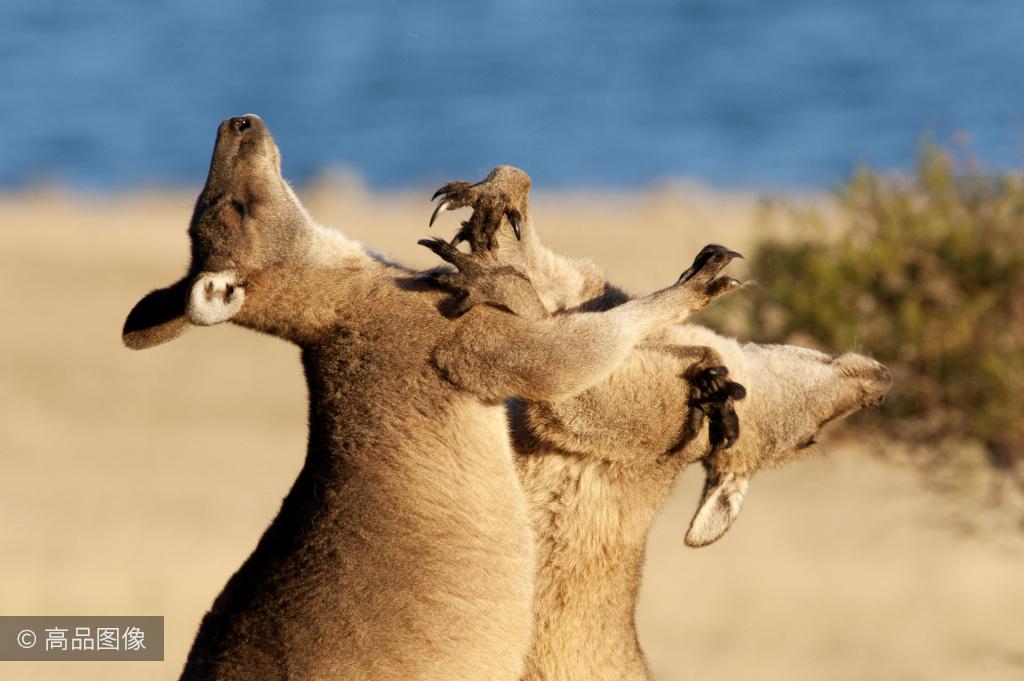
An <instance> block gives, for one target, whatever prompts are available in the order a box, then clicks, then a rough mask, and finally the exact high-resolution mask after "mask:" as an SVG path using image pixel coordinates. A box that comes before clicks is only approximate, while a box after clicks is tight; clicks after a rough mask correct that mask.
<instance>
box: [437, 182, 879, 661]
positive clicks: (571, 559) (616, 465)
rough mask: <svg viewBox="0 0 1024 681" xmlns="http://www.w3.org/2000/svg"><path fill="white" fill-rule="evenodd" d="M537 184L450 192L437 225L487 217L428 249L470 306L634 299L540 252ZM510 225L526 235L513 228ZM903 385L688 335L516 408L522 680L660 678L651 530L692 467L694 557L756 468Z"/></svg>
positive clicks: (869, 366) (640, 350)
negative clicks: (527, 628) (527, 544)
mask: <svg viewBox="0 0 1024 681" xmlns="http://www.w3.org/2000/svg"><path fill="white" fill-rule="evenodd" d="M529 188H530V179H529V177H528V176H527V175H526V174H525V173H523V172H522V171H520V170H517V169H515V168H511V167H509V166H503V167H500V168H496V169H495V170H494V171H492V173H491V174H490V175H489V176H488V177H487V178H486V179H485V180H484V181H482V182H480V183H476V184H471V183H469V182H458V183H450V184H448V185H445V187H442V188H441V190H439V192H438V194H437V195H435V196H440V197H441V203H440V204H439V205H438V209H437V210H435V213H434V216H432V218H431V221H432V222H433V219H434V218H435V217H436V216H437V214H439V213H440V212H443V210H446V209H448V208H457V207H461V206H472V207H473V209H474V213H473V216H472V217H471V218H470V220H468V221H466V222H464V223H463V226H462V229H461V230H460V231H459V233H458V234H457V235H456V237H455V239H454V240H453V244H457V243H459V242H460V241H467V242H469V244H470V247H471V249H472V253H471V254H466V253H462V252H459V251H455V249H454V246H453V245H449V244H444V243H443V242H436V241H435V242H430V243H429V244H426V245H429V246H430V248H431V250H433V251H434V252H435V253H438V255H440V256H441V257H442V258H444V259H445V260H448V261H449V262H451V263H452V264H454V265H456V266H457V267H458V268H459V270H460V272H459V274H458V275H444V276H442V277H441V283H442V284H444V285H445V286H447V287H448V288H449V289H450V290H452V291H453V292H455V293H456V300H457V301H458V303H459V304H458V305H457V306H456V307H457V310H458V311H465V310H468V309H476V307H473V306H494V307H501V308H504V309H507V310H510V311H512V312H514V313H516V314H518V315H521V316H524V317H527V318H531V319H538V318H544V317H546V316H549V315H554V316H555V318H558V316H559V315H562V314H569V313H572V312H576V311H579V310H614V309H618V306H621V305H628V304H630V303H629V302H627V301H629V296H627V295H626V294H625V293H623V292H622V291H621V290H620V289H617V288H616V287H614V286H612V285H611V284H609V283H608V282H607V280H606V278H605V276H604V274H603V272H601V270H600V269H599V268H598V267H597V266H596V265H594V264H593V263H590V262H589V261H585V260H572V259H569V258H565V257H563V256H560V255H558V254H556V253H553V252H552V251H550V250H549V249H547V248H545V247H544V246H543V245H542V244H541V243H540V241H539V239H538V238H537V236H536V232H535V231H534V228H533V223H532V220H531V218H530V212H529V203H528V197H529ZM505 222H508V223H509V224H510V226H511V228H512V229H511V230H502V229H500V226H501V225H502V224H504V223H505ZM510 232H511V233H510ZM724 367H728V373H727V375H726V371H725V369H724ZM734 381H738V382H739V383H742V385H743V386H744V387H745V388H743V387H740V385H739V383H736V382H734ZM891 382H892V378H891V375H890V374H889V371H888V370H887V369H886V368H885V367H884V366H882V365H881V364H879V363H877V362H875V361H874V360H871V359H869V358H867V357H863V356H860V355H855V354H849V353H848V354H844V355H841V356H839V357H830V356H828V355H825V354H822V353H820V352H815V351H813V350H807V349H804V348H799V347H795V346H789V345H758V344H754V343H739V342H737V341H735V340H732V339H729V338H724V337H722V336H719V335H717V334H715V333H713V332H711V331H709V330H707V329H704V328H701V327H697V326H674V327H670V328H666V329H663V330H661V331H659V332H656V333H654V334H652V335H651V336H649V337H648V338H647V340H646V342H645V343H644V344H642V345H639V346H637V347H636V348H635V349H634V350H633V352H632V354H631V355H630V356H629V357H628V358H627V359H626V360H625V361H624V362H623V363H622V365H621V366H620V367H619V368H618V369H616V370H615V372H613V373H612V374H611V375H610V376H609V377H608V378H606V379H605V380H604V381H602V382H601V383H599V384H597V385H595V386H593V387H592V388H590V389H589V390H586V391H583V392H582V393H579V394H577V395H573V396H569V397H566V398H563V399H559V400H548V401H540V400H525V401H524V400H513V401H510V403H509V415H510V423H511V430H512V433H513V445H514V448H515V454H516V461H517V465H518V469H519V475H520V477H521V479H522V481H523V485H524V488H525V490H526V496H527V499H528V501H529V504H530V512H531V519H532V525H533V530H534V532H535V534H536V538H537V587H536V597H535V605H534V611H535V617H536V626H535V632H534V639H533V643H532V646H531V650H530V653H529V654H528V656H527V665H526V671H525V673H524V676H523V678H524V679H529V680H531V681H541V680H543V681H569V680H575V679H580V680H582V679H587V680H588V681H597V680H604V679H607V680H608V681H613V680H614V681H623V680H631V681H632V680H640V679H649V678H650V671H649V670H648V668H647V664H646V662H645V660H644V656H643V652H642V650H641V648H640V644H639V642H638V640H637V635H636V628H635V624H634V613H635V608H636V599H637V596H638V594H639V589H640V577H641V571H642V567H643V562H644V551H645V546H646V542H647V535H648V533H649V531H650V528H651V525H652V524H653V522H654V519H655V517H656V515H657V512H658V511H659V509H660V508H661V507H662V505H663V504H664V502H665V500H666V498H667V497H668V495H669V494H670V492H671V490H672V487H673V485H674V483H675V481H676V479H677V477H678V475H679V473H680V472H681V471H682V470H683V468H685V467H686V466H687V465H688V464H690V463H694V462H696V461H700V462H701V463H702V464H703V466H704V468H705V470H706V473H707V477H706V483H705V486H704V492H703V494H702V498H701V500H700V503H699V504H698V508H697V511H696V513H695V515H694V517H693V520H692V521H691V524H690V529H689V531H688V532H687V534H686V543H687V544H689V545H690V546H695V547H696V546H706V545H708V544H710V543H712V542H714V541H716V540H717V539H718V538H720V537H721V536H722V535H723V534H724V533H725V532H726V531H727V530H728V529H729V527H730V526H731V525H732V523H733V521H734V520H735V519H736V517H737V515H738V514H739V511H740V506H741V504H742V502H743V498H744V495H745V494H746V491H747V486H748V481H749V479H750V477H751V476H752V475H753V474H754V473H755V472H757V471H758V470H760V469H761V468H764V467H770V466H778V465H781V464H783V463H785V462H787V461H791V460H794V459H797V458H799V457H802V456H806V455H807V454H809V453H810V452H811V451H813V445H814V443H815V437H816V435H817V434H818V432H819V431H820V430H821V428H822V427H823V426H824V425H825V424H827V423H829V422H831V421H834V420H837V419H839V418H842V417H844V416H846V415H848V414H850V413H853V412H854V411H857V410H859V409H861V408H862V407H865V406H868V405H871V404H876V403H878V402H879V401H881V399H882V398H883V396H884V395H885V393H886V392H887V391H888V389H889V386H890V384H891ZM744 398H745V399H744ZM740 400H741V401H740ZM706 417H710V418H706ZM740 424H742V429H741V428H740Z"/></svg>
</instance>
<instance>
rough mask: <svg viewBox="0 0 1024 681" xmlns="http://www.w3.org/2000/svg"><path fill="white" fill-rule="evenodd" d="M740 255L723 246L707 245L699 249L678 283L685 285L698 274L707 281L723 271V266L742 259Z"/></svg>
mask: <svg viewBox="0 0 1024 681" xmlns="http://www.w3.org/2000/svg"><path fill="white" fill-rule="evenodd" d="M742 257H743V255H742V254H741V253H737V252H736V251H731V250H729V249H728V248H726V247H725V246H719V245H718V244H708V245H707V246H705V247H704V248H702V249H700V253H698V254H697V257H696V258H694V259H693V264H692V265H690V266H689V267H688V268H686V270H685V271H684V272H683V273H682V274H680V275H679V283H681V284H685V283H686V282H688V281H690V280H691V279H693V278H694V277H696V276H697V275H698V274H699V275H701V277H702V278H703V277H707V278H708V279H710V278H712V277H714V276H715V275H716V274H718V273H719V272H721V271H722V270H723V269H725V266H726V265H728V264H729V263H731V262H732V261H733V260H734V259H736V258H742Z"/></svg>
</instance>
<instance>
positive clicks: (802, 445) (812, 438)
mask: <svg viewBox="0 0 1024 681" xmlns="http://www.w3.org/2000/svg"><path fill="white" fill-rule="evenodd" d="M817 437H818V434H817V433H815V434H814V435H812V436H810V437H809V438H807V439H806V440H804V441H803V442H801V443H800V444H798V445H797V446H796V448H797V449H807V448H808V447H813V446H814V445H816V444H818V440H817Z"/></svg>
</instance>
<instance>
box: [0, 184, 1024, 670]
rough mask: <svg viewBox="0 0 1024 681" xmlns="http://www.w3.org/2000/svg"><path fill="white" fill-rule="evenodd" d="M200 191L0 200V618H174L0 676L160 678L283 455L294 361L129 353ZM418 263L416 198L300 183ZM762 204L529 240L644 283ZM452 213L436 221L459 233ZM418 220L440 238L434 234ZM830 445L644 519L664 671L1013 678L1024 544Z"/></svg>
mask: <svg viewBox="0 0 1024 681" xmlns="http://www.w3.org/2000/svg"><path fill="white" fill-rule="evenodd" d="M193 196H194V194H193V192H192V191H182V192H169V191H168V192H163V191H162V192H152V193H145V192H137V193H134V194H131V195H123V196H105V197H89V196H73V195H65V194H61V193H58V192H45V191H44V192H38V193H31V194H23V195H18V196H8V197H5V198H0V518H2V520H0V614H146V615H150V614H151V615H164V616H165V617H166V628H167V639H166V661H165V662H163V663H156V662H153V663H130V664H129V663H46V664H43V663H20V664H12V663H2V662H0V678H3V679H17V680H18V681H30V680H33V679H97V680H103V681H116V680H118V679H133V680H144V679H174V678H176V676H177V674H178V673H179V671H180V669H181V666H182V664H183V661H184V657H185V654H186V652H187V650H188V646H189V644H190V642H191V637H192V635H193V633H194V631H195V628H196V626H197V625H198V623H199V620H200V617H201V616H202V614H203V612H204V609H205V608H206V607H207V606H208V605H209V604H210V603H211V601H212V599H213V597H214V595H215V594H216V593H217V592H218V590H219V589H220V588H221V586H222V585H223V583H224V581H225V580H226V579H227V577H228V576H229V575H230V574H231V572H232V571H233V570H234V569H235V568H236V567H237V566H238V565H239V564H240V563H241V561H242V560H243V559H244V558H245V556H246V555H247V554H248V552H249V551H250V550H251V548H252V547H253V546H254V544H255V542H256V540H257V538H258V536H259V534H260V532H261V531H262V530H263V528H264V527H265V525H266V524H267V522H268V521H269V520H270V518H271V517H272V516H273V515H274V513H275V511H276V508H277V505H278V504H279V502H280V500H281V498H282V496H283V495H284V493H285V492H286V490H287V489H288V487H289V486H290V484H291V482H292V479H293V478H294V476H295V475H296V473H297V472H298V470H299V467H300V464H301V461H302V457H303V453H304V446H305V395H304V386H303V382H302V379H301V375H300V371H299V366H298V362H297V355H298V353H297V351H296V350H295V349H294V348H292V347H290V346H288V345H286V344H284V343H282V342H280V341H278V340H275V339H272V338H267V337H261V336H258V335H256V334H254V333H251V332H248V331H245V330H241V329H238V328H235V327H226V326H225V327H222V328H221V327H218V328H212V329H202V330H196V331H193V332H191V333H189V334H187V335H186V336H184V337H183V338H181V339H180V340H178V341H177V342H175V343H172V344H169V345H166V346H162V347H160V348H158V349H154V350H151V351H148V352H143V353H132V352H130V351H128V350H126V349H124V348H122V347H121V344H120V339H119V333H120V328H121V324H122V322H123V320H124V317H125V315H126V313H127V312H128V310H129V309H130V307H131V306H132V304H134V302H135V301H136V300H137V299H138V298H139V297H140V296H141V295H142V294H143V293H145V292H147V291H148V290H149V289H150V288H152V287H154V286H156V285H158V284H163V283H169V282H171V281H172V280H173V279H175V278H177V277H178V276H180V274H181V272H182V270H183V268H184V266H185V257H186V248H187V242H186V238H185V227H186V224H187V220H188V217H189V214H190V211H191V204H192V200H193ZM304 196H305V198H306V199H307V201H308V204H309V207H310V209H311V211H312V212H313V214H314V216H316V217H317V218H318V219H319V220H321V221H323V222H325V223H327V224H332V225H334V226H336V227H339V228H341V229H343V230H344V231H345V232H346V233H348V234H349V235H351V236H354V237H356V238H359V239H362V240H365V241H367V242H368V243H370V244H372V245H373V246H375V247H377V248H378V249H380V250H384V251H387V252H389V253H391V254H393V255H395V256H397V257H400V258H403V259H406V260H407V261H409V262H412V263H415V264H418V265H430V264H433V261H432V256H430V254H429V253H427V252H426V251H425V250H424V249H420V248H418V247H417V246H415V240H416V239H417V238H419V237H421V236H423V235H425V234H426V233H427V218H428V216H429V213H430V205H429V204H428V202H427V200H426V197H427V196H429V193H426V192H420V193H416V194H414V195H411V194H389V195H371V194H368V193H366V192H364V191H362V190H360V189H359V188H358V187H356V186H352V185H343V184H341V185H336V186H332V185H326V184H325V185H322V186H319V187H311V188H310V189H309V191H307V192H305V194H304ZM756 209H757V204H756V201H755V200H754V198H753V197H750V196H745V195H721V194H713V193H710V192H705V191H702V190H698V189H693V188H685V187H666V188H663V189H660V190H656V191H651V192H648V193H638V194H630V195H621V196H616V195H600V196H598V195H587V194H562V195H540V196H538V197H537V199H536V202H535V208H534V216H535V219H536V220H537V222H538V224H539V225H540V227H541V229H542V232H543V234H544V235H545V237H546V239H547V240H548V241H549V242H550V243H551V244H552V245H554V246H555V247H556V248H558V249H561V250H563V251H565V252H570V253H576V254H587V255H590V256H592V257H593V258H595V259H596V260H598V261H599V262H601V263H602V264H604V265H605V266H606V267H607V268H608V269H609V271H610V272H611V273H612V275H613V278H614V279H615V280H617V281H620V282H622V283H624V284H627V285H629V286H630V287H632V288H633V289H635V290H638V291H643V290H647V289H650V288H653V287H656V286H661V285H664V284H666V283H668V282H670V281H672V280H673V279H674V278H675V277H676V276H677V275H678V273H679V272H680V271H681V270H682V269H683V268H684V267H685V266H686V264H687V263H688V262H689V260H690V258H692V256H693V254H694V253H695V252H696V250H697V248H699V246H700V245H702V244H703V243H706V242H708V241H719V242H722V243H725V244H728V245H730V246H733V247H736V248H739V249H740V250H742V249H743V248H744V247H745V246H747V245H749V244H750V242H751V238H752V234H751V230H752V225H753V224H754V220H753V216H754V213H755V211H756ZM454 226H455V219H454V218H451V217H449V218H448V219H447V221H444V220H442V224H441V226H440V230H443V231H444V232H445V233H451V230H452V229H454ZM435 229H438V228H437V227H435ZM868 450H870V444H869V443H864V442H859V443H858V442H854V443H846V444H842V445H839V444H833V445H831V446H829V445H827V444H826V445H825V446H824V448H823V453H822V454H820V455H818V456H817V457H816V458H814V459H812V460H810V461H808V462H806V463H802V464H797V465H795V466H793V467H791V468H789V469H785V470H781V471H776V472H771V473H767V474H763V475H762V476H760V477H759V478H757V479H755V481H754V483H753V485H752V487H751V491H750V494H749V496H748V499H747V504H746V507H745V510H744V513H743V515H742V517H741V519H740V520H739V521H738V523H737V525H736V527H735V528H734V529H733V530H732V532H730V533H729V534H728V535H727V536H726V537H725V538H724V539H723V540H722V541H721V542H720V543H718V544H716V545H714V546H712V547H710V548H707V549H703V550H699V551H694V550H690V549H686V548H685V547H684V546H683V541H682V537H683V533H684V531H685V528H686V523H687V522H688V520H689V516H690V513H691V512H692V509H693V506H694V504H695V502H696V498H697V492H698V488H699V483H700V475H699V474H698V472H697V471H690V472H689V474H688V475H686V476H685V478H684V480H683V482H682V483H681V485H680V488H679V490H678V492H677V494H676V496H675V497H674V498H673V499H672V501H671V502H670V504H669V506H668V508H667V510H666V512H665V513H664V514H663V516H662V518H661V520H660V522H659V524H658V525H657V527H656V528H655V530H654V534H653V539H652V542H651V546H650V552H649V561H648V563H649V565H648V569H647V574H646V580H645V584H644V591H643V596H642V599H641V603H640V609H639V620H640V634H641V638H642V641H643V643H644V645H645V648H646V650H647V652H648V654H649V658H650V661H651V664H652V666H653V668H654V669H655V671H656V674H657V676H658V678H659V679H665V680H670V679H698V678H699V679H703V680H705V681H726V680H732V679H751V678H756V679H759V681H771V680H779V681H783V680H785V681H801V680H807V681H821V680H828V681H843V680H847V679H850V680H853V679H865V680H871V681H876V680H890V679H892V680H901V681H917V680H920V681H926V680H927V681H933V680H942V681H955V680H963V681H978V680H985V681H1001V680H1007V681H1009V680H1011V679H1021V678H1024V551H1022V550H1021V549H1019V548H1014V547H1013V545H1008V544H1007V543H1005V542H997V541H994V540H993V539H992V538H990V537H986V536H979V535H963V534H958V533H956V532H955V531H954V530H952V529H951V528H950V527H949V526H947V525H945V524H944V523H943V521H942V518H944V517H945V515H946V514H945V512H944V511H945V506H946V505H947V504H949V501H948V500H946V499H942V498H938V497H934V496H931V495H930V494H928V493H926V492H923V491H922V489H921V487H920V486H919V484H918V483H917V481H916V480H915V478H914V477H913V476H912V475H911V474H910V473H909V472H907V471H903V470H901V469H899V468H896V467H894V466H888V465H884V464H882V463H879V462H878V461H877V460H875V459H873V458H871V457H869V456H867V455H866V453H867V451H868Z"/></svg>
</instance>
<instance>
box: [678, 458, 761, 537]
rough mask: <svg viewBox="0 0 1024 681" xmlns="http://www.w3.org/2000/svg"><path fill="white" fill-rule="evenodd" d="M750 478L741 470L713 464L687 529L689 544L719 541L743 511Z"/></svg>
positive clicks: (708, 471)
mask: <svg viewBox="0 0 1024 681" xmlns="http://www.w3.org/2000/svg"><path fill="white" fill-rule="evenodd" d="M749 480H750V479H749V478H748V477H747V476H745V475H740V474H739V473H732V472H718V471H715V470H714V469H712V468H709V469H708V470H707V479H706V480H705V481H704V493H703V494H702V495H701V499H700V505H699V506H698V507H697V512H696V513H695V514H694V515H693V520H691V521H690V529H689V530H688V531H687V533H686V545H687V546H691V547H693V548H700V547H701V546H707V545H708V544H711V543H713V542H715V541H718V539H720V538H721V536H722V535H723V534H725V532H726V530H728V529H729V528H730V527H732V523H733V521H734V520H736V517H737V516H738V515H739V514H740V507H741V506H742V505H743V497H744V496H745V495H746V493H747V485H748V484H749Z"/></svg>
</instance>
